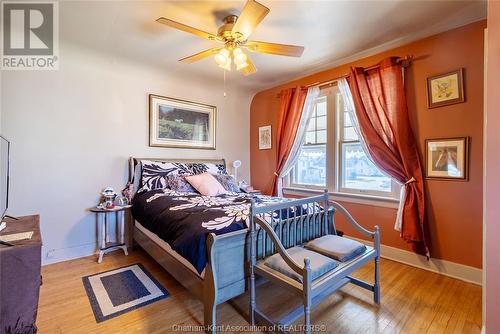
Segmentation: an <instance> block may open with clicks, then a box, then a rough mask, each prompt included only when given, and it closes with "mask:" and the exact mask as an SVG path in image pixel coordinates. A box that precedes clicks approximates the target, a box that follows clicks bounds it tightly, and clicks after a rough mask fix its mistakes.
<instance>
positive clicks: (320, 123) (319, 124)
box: [316, 116, 326, 130]
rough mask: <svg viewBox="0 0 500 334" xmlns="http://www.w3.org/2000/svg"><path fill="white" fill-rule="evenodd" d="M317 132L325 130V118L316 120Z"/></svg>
mask: <svg viewBox="0 0 500 334" xmlns="http://www.w3.org/2000/svg"><path fill="white" fill-rule="evenodd" d="M316 122H317V123H316V124H317V130H326V116H321V117H318V118H316Z"/></svg>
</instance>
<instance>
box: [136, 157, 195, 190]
mask: <svg viewBox="0 0 500 334" xmlns="http://www.w3.org/2000/svg"><path fill="white" fill-rule="evenodd" d="M141 166H142V174H141V185H142V188H141V191H144V190H154V189H165V188H167V187H168V186H167V180H166V177H167V176H168V175H177V174H189V169H188V168H187V167H186V165H185V164H182V163H176V162H161V161H150V160H141Z"/></svg>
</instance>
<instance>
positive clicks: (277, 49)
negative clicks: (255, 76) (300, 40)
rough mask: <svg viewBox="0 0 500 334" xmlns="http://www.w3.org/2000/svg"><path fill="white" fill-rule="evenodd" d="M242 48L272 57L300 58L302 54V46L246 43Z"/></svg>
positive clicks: (257, 42)
mask: <svg viewBox="0 0 500 334" xmlns="http://www.w3.org/2000/svg"><path fill="white" fill-rule="evenodd" d="M243 46H244V47H245V48H247V49H248V50H250V51H253V52H260V53H269V54H273V55H280V56H289V57H300V56H302V53H303V52H304V47H303V46H298V45H287V44H277V43H268V42H259V41H248V42H246V43H245V44H244V45H243Z"/></svg>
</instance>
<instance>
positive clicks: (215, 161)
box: [128, 157, 227, 182]
mask: <svg viewBox="0 0 500 334" xmlns="http://www.w3.org/2000/svg"><path fill="white" fill-rule="evenodd" d="M141 160H151V161H161V162H178V163H187V164H190V163H191V164H194V163H212V164H218V165H224V167H227V166H226V160H224V159H164V158H134V157H130V159H129V169H128V181H129V182H134V171H135V166H137V165H138V164H139V162H140V161H141Z"/></svg>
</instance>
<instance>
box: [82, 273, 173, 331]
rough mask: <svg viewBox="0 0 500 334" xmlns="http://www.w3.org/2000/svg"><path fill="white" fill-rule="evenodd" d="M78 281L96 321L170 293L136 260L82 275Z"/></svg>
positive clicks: (143, 304) (109, 317) (112, 316)
mask: <svg viewBox="0 0 500 334" xmlns="http://www.w3.org/2000/svg"><path fill="white" fill-rule="evenodd" d="M82 280H83V285H84V286H85V290H86V291H87V296H88V297H89V301H90V305H91V306H92V310H93V311H94V316H95V320H96V321H97V322H102V321H104V320H108V319H111V318H114V317H116V316H119V315H121V314H123V313H127V312H130V311H132V310H135V309H138V308H140V307H143V306H145V305H148V304H151V303H154V302H156V301H158V300H161V299H164V298H167V297H168V296H169V295H170V294H169V293H168V291H167V290H166V289H165V288H164V287H162V286H161V284H160V283H159V282H158V281H157V280H156V279H154V277H153V276H152V275H151V274H150V273H149V272H148V271H147V270H146V269H145V268H144V267H143V266H142V264H140V263H136V264H133V265H130V266H126V267H122V268H118V269H113V270H109V271H105V272H102V273H98V274H94V275H90V276H85V277H82Z"/></svg>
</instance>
